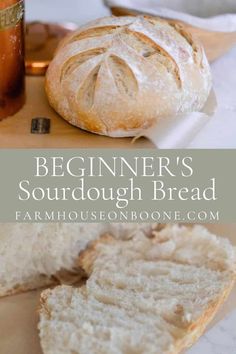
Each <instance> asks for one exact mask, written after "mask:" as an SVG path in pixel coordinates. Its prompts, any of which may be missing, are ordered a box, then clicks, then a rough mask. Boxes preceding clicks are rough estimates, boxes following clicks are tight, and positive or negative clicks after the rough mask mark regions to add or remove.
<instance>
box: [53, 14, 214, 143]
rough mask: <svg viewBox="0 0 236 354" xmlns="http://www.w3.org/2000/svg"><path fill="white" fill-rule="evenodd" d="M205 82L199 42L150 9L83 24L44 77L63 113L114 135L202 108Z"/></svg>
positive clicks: (207, 87) (208, 82) (207, 73)
mask: <svg viewBox="0 0 236 354" xmlns="http://www.w3.org/2000/svg"><path fill="white" fill-rule="evenodd" d="M210 89H211V74H210V68H209V64H208V62H207V59H206V57H205V54H204V50H203V48H202V46H201V45H199V44H198V43H197V42H195V41H194V40H193V39H192V36H191V35H190V34H189V33H187V32H186V31H185V29H184V28H183V27H182V26H180V25H172V24H169V23H167V22H166V21H164V20H161V19H157V18H153V17H147V16H139V17H129V16H127V17H106V18H102V19H98V20H96V21H94V22H91V23H89V24H88V25H86V26H84V27H82V28H80V29H79V30H78V31H76V32H74V33H73V34H71V35H69V36H68V37H66V39H65V40H63V42H62V43H61V45H60V47H59V49H58V50H57V53H56V55H55V57H54V59H53V61H52V62H51V64H50V66H49V69H48V72H47V76H46V92H47V95H48V98H49V102H50V104H51V106H52V107H53V108H54V109H55V110H56V111H57V112H58V113H59V114H60V115H61V116H62V117H63V118H65V119H66V120H67V121H68V122H69V123H71V124H73V125H75V126H78V127H80V128H82V129H85V130H88V131H90V132H94V133H97V134H102V135H108V136H112V137H123V136H135V135H137V134H139V132H140V131H141V130H143V129H145V128H148V127H150V126H151V125H152V124H153V123H154V122H155V121H156V120H158V119H160V118H164V117H165V116H169V115H176V114H182V113H187V112H191V111H199V110H201V109H202V107H203V106H204V104H205V102H206V100H207V98H208V95H209V92H210Z"/></svg>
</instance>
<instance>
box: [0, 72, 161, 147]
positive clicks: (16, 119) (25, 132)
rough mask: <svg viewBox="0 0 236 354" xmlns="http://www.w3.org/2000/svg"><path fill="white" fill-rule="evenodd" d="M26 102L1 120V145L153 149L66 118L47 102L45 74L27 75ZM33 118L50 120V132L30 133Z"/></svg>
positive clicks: (140, 141) (140, 140)
mask: <svg viewBox="0 0 236 354" xmlns="http://www.w3.org/2000/svg"><path fill="white" fill-rule="evenodd" d="M26 95H27V99H26V104H25V106H24V107H23V108H22V109H21V111H19V112H18V113H17V114H16V115H14V116H12V117H8V118H7V119H4V120H2V121H1V122H0V148H110V149H111V148H126V149H129V148H131V149H132V148H152V147H154V146H153V144H152V143H151V142H150V141H148V140H147V139H145V138H142V139H138V140H137V141H136V142H135V143H134V144H132V143H131V141H132V139H131V138H122V139H120V138H108V137H104V136H99V135H96V134H92V133H88V132H85V131H83V130H81V129H78V128H76V127H73V126H72V125H70V124H69V123H67V122H66V121H65V120H63V119H62V118H61V117H60V116H59V115H58V114H57V113H56V112H54V110H53V109H51V107H50V106H49V104H48V101H47V98H46V95H45V92H44V77H33V76H32V77H31V76H28V77H27V78H26ZM34 117H48V118H50V119H51V132H50V134H45V135H37V134H31V133H30V129H31V120H32V118H34Z"/></svg>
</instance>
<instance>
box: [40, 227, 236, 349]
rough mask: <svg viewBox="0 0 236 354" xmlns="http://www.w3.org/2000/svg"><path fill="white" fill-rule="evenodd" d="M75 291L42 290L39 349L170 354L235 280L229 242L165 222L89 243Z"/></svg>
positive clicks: (195, 333)
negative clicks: (83, 278) (150, 230)
mask: <svg viewBox="0 0 236 354" xmlns="http://www.w3.org/2000/svg"><path fill="white" fill-rule="evenodd" d="M80 261H81V266H82V267H83V268H84V270H85V272H86V273H87V275H88V280H87V282H86V284H85V285H84V286H82V287H80V288H75V287H67V286H60V287H57V288H55V289H53V290H47V291H45V292H43V294H42V298H41V299H42V302H41V312H40V323H39V330H40V338H41V344H42V348H43V351H44V353H45V354H67V353H68V354H69V353H73V354H87V353H90V354H100V353H101V354H177V353H180V351H181V350H183V349H184V348H185V347H187V346H190V345H192V344H193V343H194V341H195V340H197V338H198V337H199V336H200V335H201V333H202V332H203V331H204V329H205V327H206V325H207V324H208V323H209V321H210V320H211V319H212V317H213V316H214V314H215V312H216V311H217V309H218V307H219V306H220V304H221V303H222V302H223V301H224V299H225V298H226V297H227V295H228V294H229V292H230V290H231V288H232V286H233V284H234V281H235V252H234V249H233V247H232V246H231V245H230V243H229V242H228V241H227V240H225V239H223V238H220V237H216V236H214V235H212V234H210V233H209V232H208V231H207V230H206V229H205V228H203V227H198V226H196V227H193V228H186V227H179V226H177V225H173V226H168V227H166V228H165V229H163V230H162V231H160V232H156V235H155V236H154V237H153V238H148V237H146V236H145V235H142V234H141V233H140V234H138V235H137V237H135V238H133V239H131V240H126V241H120V240H115V239H114V238H112V237H106V238H105V239H101V240H100V242H94V243H93V245H91V246H90V247H89V248H88V250H87V251H85V252H84V253H83V255H82V256H81V259H80Z"/></svg>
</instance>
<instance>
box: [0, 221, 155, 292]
mask: <svg viewBox="0 0 236 354" xmlns="http://www.w3.org/2000/svg"><path fill="white" fill-rule="evenodd" d="M152 227H155V226H154V225H151V224H82V223H81V224H80V223H75V224H66V223H55V224H53V223H51V224H36V223H35V224H21V223H12V224H11V223H9V224H4V223H3V224H0V296H4V295H8V294H12V293H16V292H21V291H26V290H29V289H35V288H38V287H42V286H46V285H50V284H56V283H58V281H61V282H63V283H64V282H66V283H74V282H76V281H78V280H79V279H80V277H81V275H82V273H81V271H80V270H79V269H78V267H77V265H76V264H75V260H76V259H77V257H78V254H79V253H80V252H81V251H82V250H84V249H85V248H86V247H87V245H88V243H89V242H90V241H93V240H96V239H98V238H99V237H100V236H101V235H103V234H104V233H106V232H109V233H111V234H112V235H114V237H117V238H129V237H132V235H133V234H134V233H136V231H137V230H138V229H142V230H143V231H144V232H146V233H151V228H152ZM75 268H76V269H75Z"/></svg>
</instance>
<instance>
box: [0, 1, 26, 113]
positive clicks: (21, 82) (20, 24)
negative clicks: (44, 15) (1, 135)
mask: <svg viewBox="0 0 236 354" xmlns="http://www.w3.org/2000/svg"><path fill="white" fill-rule="evenodd" d="M24 102H25V64H24V1H23V0H0V120H1V119H3V118H6V117H8V116H11V115H13V114H14V113H16V112H17V111H18V110H20V108H21V107H22V106H23V104H24Z"/></svg>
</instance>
